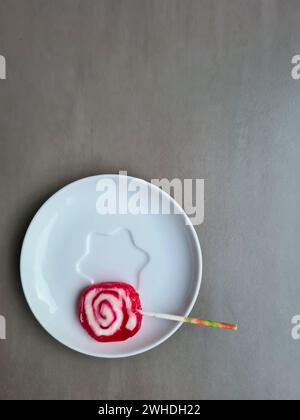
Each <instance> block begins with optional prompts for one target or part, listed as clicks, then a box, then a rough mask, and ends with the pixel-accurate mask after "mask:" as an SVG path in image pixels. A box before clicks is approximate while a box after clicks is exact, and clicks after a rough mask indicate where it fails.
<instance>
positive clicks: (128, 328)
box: [79, 282, 142, 342]
mask: <svg viewBox="0 0 300 420" xmlns="http://www.w3.org/2000/svg"><path fill="white" fill-rule="evenodd" d="M140 310H141V302H140V298H139V295H138V293H137V291H136V290H135V289H134V287H132V286H130V284H127V283H122V282H104V283H99V284H95V285H93V286H90V287H88V288H87V289H86V290H85V291H84V292H83V294H82V296H81V298H80V303H79V320H80V323H81V325H82V326H83V328H84V329H85V330H86V331H87V332H88V334H89V335H90V336H91V337H93V338H94V339H95V340H97V341H101V342H108V341H124V340H127V339H128V338H129V337H132V336H133V335H135V334H136V333H137V332H138V331H139V329H140V328H141V323H142V314H141V313H140Z"/></svg>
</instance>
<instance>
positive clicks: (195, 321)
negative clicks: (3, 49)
mask: <svg viewBox="0 0 300 420" xmlns="http://www.w3.org/2000/svg"><path fill="white" fill-rule="evenodd" d="M140 312H141V314H142V315H145V316H153V317H155V318H161V319H169V320H171V321H178V322H187V323H188V324H195V325H202V326H205V327H213V328H221V329H223V330H232V331H236V330H237V329H238V326H237V325H235V324H234V325H233V324H226V323H224V322H215V321H207V320H204V319H197V318H191V317H189V316H181V315H170V314H161V313H157V312H145V311H140Z"/></svg>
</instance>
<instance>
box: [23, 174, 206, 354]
mask: <svg viewBox="0 0 300 420" xmlns="http://www.w3.org/2000/svg"><path fill="white" fill-rule="evenodd" d="M100 177H102V178H104V177H114V178H118V179H120V178H121V177H123V178H126V179H131V180H135V181H138V182H142V183H146V184H148V185H150V187H151V188H154V189H156V190H159V191H160V192H161V193H162V194H163V195H164V196H165V197H166V198H168V199H169V200H171V203H172V204H173V205H174V207H176V208H177V209H178V210H179V213H178V214H180V215H181V216H183V218H184V221H185V224H186V226H187V227H189V228H190V230H191V234H192V237H193V240H194V243H195V250H196V257H197V263H198V276H197V278H196V288H195V292H194V293H193V297H192V299H191V301H190V303H189V305H188V308H187V310H186V311H185V313H184V314H182V315H184V316H188V315H189V314H190V312H191V311H192V309H193V307H194V305H195V303H196V300H197V298H198V296H199V292H200V288H201V283H202V273H203V258H202V250H201V245H200V241H199V238H198V235H197V232H196V230H195V227H194V226H193V224H192V222H191V220H190V218H189V217H188V215H187V214H186V212H185V211H184V209H183V208H182V207H181V205H180V204H179V203H178V202H177V201H176V200H175V199H174V198H173V197H172V196H171V195H169V194H168V193H167V192H166V191H164V190H162V189H161V188H159V187H158V186H157V185H155V184H152V183H151V182H149V181H146V180H144V179H142V178H137V177H133V176H130V175H125V174H118V173H115V174H114V173H110V174H98V175H91V176H86V177H83V178H79V179H77V180H74V181H72V182H70V183H68V184H66V185H64V186H63V187H61V188H60V189H58V190H57V191H56V192H54V193H53V194H51V195H50V197H48V198H47V199H46V200H45V201H44V202H43V203H42V204H41V205H40V207H39V208H38V210H37V211H36V212H35V214H34V216H33V217H32V219H31V221H30V223H29V225H28V227H27V229H26V232H25V235H24V238H23V242H22V246H21V252H20V263H19V270H20V278H21V285H22V290H23V293H24V296H25V299H26V302H27V304H28V306H29V308H30V310H31V312H32V314H33V316H34V317H35V319H36V320H37V322H38V323H39V324H40V325H41V327H42V328H43V329H44V330H45V331H46V332H47V333H48V334H49V335H50V336H51V337H52V338H54V339H55V340H56V341H58V342H59V343H60V344H63V345H64V346H65V347H67V348H69V349H71V350H73V351H76V352H78V353H81V354H83V355H87V356H93V357H96V358H103V359H121V358H126V357H132V356H137V355H139V354H142V353H145V352H147V351H149V350H152V349H154V348H155V347H158V346H159V345H161V344H163V343H164V342H165V341H167V340H168V339H169V338H170V337H171V336H172V335H173V334H175V333H176V331H178V330H179V328H180V327H181V326H182V324H183V322H177V323H174V327H173V328H172V329H171V330H170V331H169V332H168V333H166V334H165V335H163V336H162V337H161V338H160V339H159V340H156V341H155V342H154V343H152V344H149V345H148V346H145V347H143V348H142V349H140V350H136V351H128V352H126V353H121V354H113V355H107V354H101V353H93V352H89V351H84V350H82V349H81V348H78V347H77V346H73V345H70V344H67V343H66V342H64V341H63V340H62V339H60V338H57V337H55V336H54V334H52V333H51V332H50V331H49V330H48V329H47V327H46V326H45V325H44V324H43V323H42V321H40V319H39V318H38V315H37V314H36V312H35V310H34V308H33V307H32V305H31V303H30V298H29V296H28V295H27V291H26V286H25V280H24V268H23V267H24V254H25V250H26V243H27V240H28V237H29V234H30V231H31V229H32V227H33V225H34V222H35V220H36V219H37V218H38V216H39V214H40V212H41V211H42V209H43V208H44V207H45V206H46V204H47V203H49V202H50V201H52V200H53V199H54V198H55V197H57V196H58V195H59V194H61V193H63V192H64V190H66V189H68V188H70V187H72V186H74V185H75V184H81V183H84V182H87V181H92V180H93V179H96V178H100Z"/></svg>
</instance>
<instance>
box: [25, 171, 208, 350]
mask: <svg viewBox="0 0 300 420" xmlns="http://www.w3.org/2000/svg"><path fill="white" fill-rule="evenodd" d="M120 191H122V194H121V193H120ZM124 191H125V192H126V193H127V198H126V197H125V198H126V200H127V203H124ZM137 194H139V197H140V199H139V200H136V198H137ZM150 195H151V209H155V208H156V209H158V208H159V209H160V211H159V212H157V211H156V213H157V214H154V213H155V211H154V210H151V212H150V213H149V212H148V214H147V211H143V210H145V208H144V209H143V206H144V207H145V206H148V207H147V208H150V206H149V202H150ZM141 198H142V199H141ZM147 199H148V204H147ZM138 201H139V203H138ZM141 203H143V204H141ZM138 205H139V206H140V207H139V208H140V209H142V210H141V213H142V214H135V213H138V211H136V212H135V211H134V210H135V209H136V206H138ZM168 205H170V206H171V209H173V210H174V209H175V211H172V212H171V214H164V213H166V211H165V210H164V211H161V208H164V209H166V208H167V207H168ZM152 206H153V207H152ZM124 209H125V210H126V209H127V210H128V209H129V210H130V212H128V211H124ZM115 210H116V211H115ZM201 276H202V257H201V249H200V245H199V241H198V238H197V234H196V232H195V230H194V228H193V226H192V225H191V222H190V220H189V218H188V217H187V215H186V214H185V213H184V211H183V210H182V208H181V207H180V206H179V205H178V204H177V203H176V202H175V201H174V200H173V199H172V198H171V197H170V196H169V195H168V194H166V193H165V192H163V191H162V190H161V189H159V188H158V187H156V186H154V185H152V184H150V183H148V182H146V181H143V180H140V179H137V178H132V177H127V176H125V175H99V176H92V177H89V178H84V179H81V180H79V181H76V182H73V183H71V184H69V185H67V186H66V187H64V188H62V189H61V190H59V191H58V192H57V193H56V194H54V195H53V196H52V197H51V198H50V199H49V200H48V201H46V203H45V204H44V205H43V206H42V207H41V208H40V210H39V211H38V212H37V214H36V215H35V217H34V218H33V220H32V222H31V224H30V226H29V228H28V230H27V233H26V235H25V239H24V242H23V247H22V252H21V279H22V285H23V290H24V293H25V296H26V299H27V302H28V304H29V306H30V308H31V310H32V312H33V313H34V315H35V317H36V318H37V320H38V321H39V322H40V324H41V325H42V326H43V327H44V328H45V329H46V330H47V331H48V332H49V333H50V334H51V335H52V336H53V337H54V338H56V339H57V340H58V341H60V342H61V343H63V344H65V345H66V346H68V347H70V348H72V349H74V350H77V351H79V352H82V353H85V354H88V355H92V356H98V357H126V356H131V355H134V354H138V353H142V352H144V351H146V350H149V349H151V348H153V347H155V346H157V345H158V344H160V343H162V342H163V341H165V340H166V339H167V338H168V337H170V336H171V335H172V334H173V333H174V332H175V331H176V330H177V329H178V328H179V327H180V325H181V323H175V322H172V321H167V320H160V319H156V318H150V317H144V318H143V322H142V327H141V329H140V331H139V332H138V333H137V334H136V335H135V336H134V337H132V338H130V339H128V340H127V341H123V342H114V343H98V342H96V341H94V340H93V339H92V338H91V337H90V336H89V335H88V334H87V333H86V331H85V330H84V329H83V328H82V327H81V325H80V323H79V321H78V315H77V308H78V300H79V296H80V294H81V293H82V291H83V290H84V289H85V288H86V287H87V286H89V285H90V284H92V283H94V282H101V281H107V280H118V281H125V282H127V283H130V284H132V285H133V286H134V287H136V288H137V289H138V291H139V293H140V298H141V303H142V307H143V309H144V310H145V311H151V312H165V313H171V314H182V315H188V314H189V312H190V311H191V309H192V307H193V305H194V302H195V300H196V298H197V295H198V292H199V289H200V284H201Z"/></svg>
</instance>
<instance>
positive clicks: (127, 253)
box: [76, 228, 150, 288]
mask: <svg viewBox="0 0 300 420" xmlns="http://www.w3.org/2000/svg"><path fill="white" fill-rule="evenodd" d="M149 259H150V258H149V254H148V253H147V252H146V251H145V250H143V249H142V248H140V247H138V246H137V245H136V243H135V241H134V238H133V235H132V233H131V232H130V230H129V229H125V228H118V229H116V230H114V231H112V232H110V233H108V234H103V233H99V232H91V233H90V234H89V235H88V236H87V239H86V246H85V251H84V253H83V255H82V256H81V257H80V258H79V260H78V262H77V264H76V270H77V272H78V274H79V275H80V276H81V277H83V278H85V279H87V280H89V282H90V283H92V284H93V283H97V282H101V281H124V282H128V283H130V284H132V285H134V286H135V287H136V288H138V287H139V282H140V274H141V272H142V270H143V269H144V268H145V266H146V265H147V264H148V262H149Z"/></svg>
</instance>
